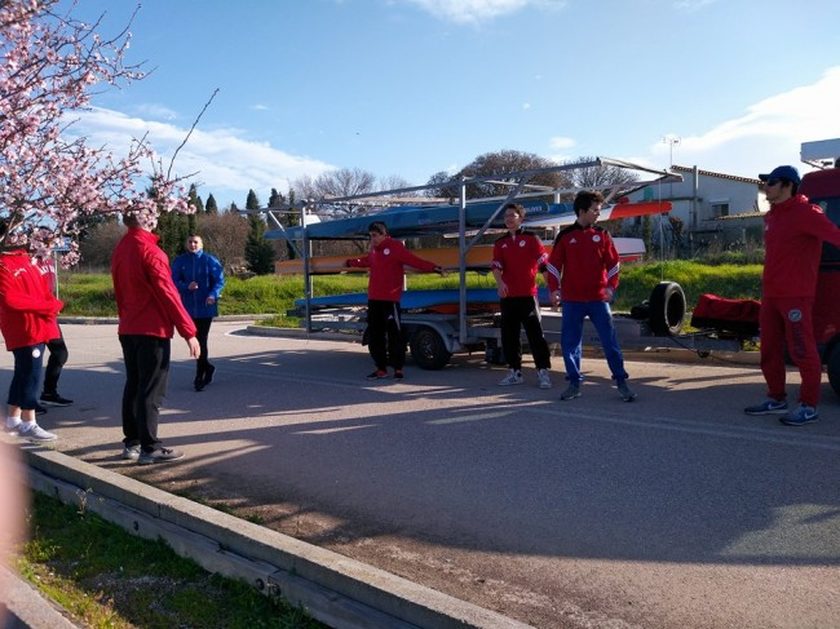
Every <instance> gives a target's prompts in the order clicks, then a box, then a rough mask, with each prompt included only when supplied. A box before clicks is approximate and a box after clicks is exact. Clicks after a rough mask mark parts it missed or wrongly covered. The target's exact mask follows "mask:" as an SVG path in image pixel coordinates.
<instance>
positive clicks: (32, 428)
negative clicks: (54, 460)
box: [18, 422, 58, 441]
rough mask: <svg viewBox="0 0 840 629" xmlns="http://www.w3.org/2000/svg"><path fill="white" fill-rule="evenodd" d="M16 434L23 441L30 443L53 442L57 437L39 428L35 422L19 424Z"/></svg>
mask: <svg viewBox="0 0 840 629" xmlns="http://www.w3.org/2000/svg"><path fill="white" fill-rule="evenodd" d="M18 434H19V435H20V436H21V437H23V438H24V439H31V440H32V441H55V440H56V439H57V438H58V437H57V436H56V435H54V434H53V433H51V432H47V431H46V430H44V429H43V428H41V427H40V426H39V425H38V424H37V423H36V422H21V423H20V426H18Z"/></svg>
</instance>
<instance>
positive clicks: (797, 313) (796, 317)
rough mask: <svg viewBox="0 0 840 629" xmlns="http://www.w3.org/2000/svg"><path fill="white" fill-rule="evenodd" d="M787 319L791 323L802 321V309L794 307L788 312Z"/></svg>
mask: <svg viewBox="0 0 840 629" xmlns="http://www.w3.org/2000/svg"><path fill="white" fill-rule="evenodd" d="M788 319H789V320H790V322H791V323H799V322H800V321H802V311H801V310H799V308H794V309H793V310H791V311H789V312H788Z"/></svg>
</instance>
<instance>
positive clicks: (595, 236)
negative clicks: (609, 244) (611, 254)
mask: <svg viewBox="0 0 840 629" xmlns="http://www.w3.org/2000/svg"><path fill="white" fill-rule="evenodd" d="M592 242H601V237H600V236H599V235H598V234H595V235H594V236H592Z"/></svg>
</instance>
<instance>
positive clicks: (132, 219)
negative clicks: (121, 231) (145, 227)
mask: <svg viewBox="0 0 840 629" xmlns="http://www.w3.org/2000/svg"><path fill="white" fill-rule="evenodd" d="M123 225H125V226H126V227H140V221H138V220H137V215H136V214H123Z"/></svg>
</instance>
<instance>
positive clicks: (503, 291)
mask: <svg viewBox="0 0 840 629" xmlns="http://www.w3.org/2000/svg"><path fill="white" fill-rule="evenodd" d="M507 296H508V287H507V284H505V283H504V282H499V297H507Z"/></svg>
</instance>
